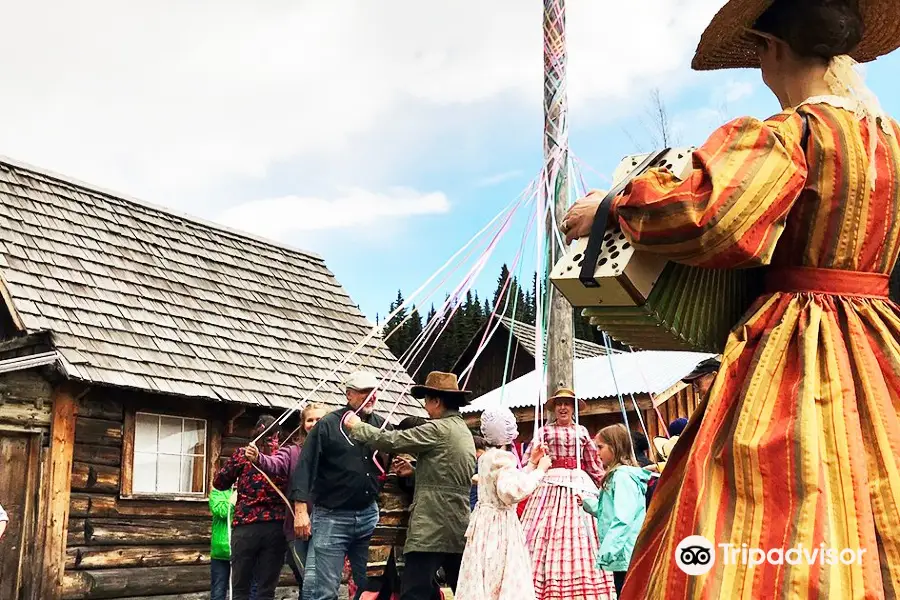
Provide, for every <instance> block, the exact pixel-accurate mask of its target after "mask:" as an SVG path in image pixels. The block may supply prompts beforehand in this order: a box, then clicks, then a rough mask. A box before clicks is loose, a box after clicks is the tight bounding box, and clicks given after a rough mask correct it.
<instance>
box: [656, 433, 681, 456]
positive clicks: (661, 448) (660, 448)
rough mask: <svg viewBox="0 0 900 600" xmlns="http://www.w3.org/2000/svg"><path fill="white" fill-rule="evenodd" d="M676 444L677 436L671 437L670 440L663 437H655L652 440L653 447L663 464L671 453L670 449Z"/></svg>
mask: <svg viewBox="0 0 900 600" xmlns="http://www.w3.org/2000/svg"><path fill="white" fill-rule="evenodd" d="M677 443H678V436H677V435H673V436H672V437H670V438H665V437H655V438H653V447H654V448H656V453H657V454H658V455H659V457H660V458H661V459H662V460H663V462H665V461H667V460H669V455H670V454H671V453H672V448H674V447H675V444H677Z"/></svg>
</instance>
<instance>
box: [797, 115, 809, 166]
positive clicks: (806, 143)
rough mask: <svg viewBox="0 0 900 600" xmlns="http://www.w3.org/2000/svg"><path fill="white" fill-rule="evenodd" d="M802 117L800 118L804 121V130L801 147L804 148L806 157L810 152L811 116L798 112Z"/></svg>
mask: <svg viewBox="0 0 900 600" xmlns="http://www.w3.org/2000/svg"><path fill="white" fill-rule="evenodd" d="M797 114H798V115H800V118H801V119H803V129H801V132H800V147H801V148H803V154H804V156H805V155H806V153H807V152H808V151H809V135H810V132H809V115H807V114H806V113H802V112H799V111H798V112H797Z"/></svg>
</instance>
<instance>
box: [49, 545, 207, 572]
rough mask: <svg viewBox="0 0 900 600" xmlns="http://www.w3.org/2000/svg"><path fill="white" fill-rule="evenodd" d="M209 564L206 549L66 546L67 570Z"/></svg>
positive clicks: (189, 547)
mask: <svg viewBox="0 0 900 600" xmlns="http://www.w3.org/2000/svg"><path fill="white" fill-rule="evenodd" d="M206 564H209V545H208V544H203V545H197V546H185V547H179V546H125V547H112V548H110V547H108V546H70V547H69V548H67V549H66V568H67V569H111V568H118V569H120V568H124V567H167V566H177V565H206Z"/></svg>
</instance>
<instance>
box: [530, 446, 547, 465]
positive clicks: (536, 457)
mask: <svg viewBox="0 0 900 600" xmlns="http://www.w3.org/2000/svg"><path fill="white" fill-rule="evenodd" d="M546 455H547V445H546V444H535V445H534V446H532V447H531V457H530V458H529V459H528V461H529V462H530V463H531V464H532V465H534V466H537V464H538V463H539V462H541V459H542V458H544V457H545V456H546Z"/></svg>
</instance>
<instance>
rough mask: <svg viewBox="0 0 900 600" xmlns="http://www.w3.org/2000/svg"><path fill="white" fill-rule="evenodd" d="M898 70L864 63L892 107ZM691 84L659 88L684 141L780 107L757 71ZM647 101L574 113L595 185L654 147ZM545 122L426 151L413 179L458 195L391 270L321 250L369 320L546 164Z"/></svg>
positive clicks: (479, 133)
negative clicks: (605, 113) (605, 114)
mask: <svg viewBox="0 0 900 600" xmlns="http://www.w3.org/2000/svg"><path fill="white" fill-rule="evenodd" d="M898 72H900V53H895V54H894V55H891V56H888V57H885V58H882V59H880V60H879V61H877V62H876V63H873V64H872V65H869V66H868V68H867V76H868V82H869V84H870V86H871V87H872V89H873V90H875V91H876V93H878V94H879V97H880V99H881V101H882V103H883V105H884V107H885V109H886V110H888V111H889V112H891V113H892V114H900V83H898V82H897V78H896V73H898ZM691 83H692V85H690V86H689V87H687V86H686V87H681V88H676V89H672V88H669V87H667V86H665V84H663V85H662V86H661V89H662V92H661V93H662V98H663V100H664V102H665V104H666V106H667V109H668V111H669V115H670V119H671V121H672V123H673V128H674V129H675V131H676V135H677V136H678V141H679V143H680V144H681V145H696V144H700V143H702V142H703V141H704V140H705V138H706V136H707V135H708V134H709V133H710V132H711V131H712V130H713V129H714V128H715V127H716V126H718V125H719V124H720V123H724V122H725V121H726V120H728V119H731V118H735V117H738V116H741V115H753V116H757V117H766V116H769V115H771V114H774V113H777V112H778V110H779V106H778V104H777V101H776V100H775V98H774V96H773V95H772V94H771V93H770V92H769V90H768V88H766V87H765V86H764V85H763V84H762V82H761V80H760V78H759V73H758V72H756V71H734V72H722V73H704V74H698V75H697V76H695V77H694V78H693V80H692V82H691ZM723 90H730V92H731V94H732V99H731V100H728V99H726V98H724V96H725V95H726V93H725V92H723ZM650 103H651V97H650V91H649V90H647V91H646V92H645V94H643V95H639V96H638V97H637V98H635V104H636V107H635V108H636V110H634V111H630V112H628V113H625V114H622V115H621V116H619V117H617V118H616V119H615V121H613V122H603V123H591V120H592V115H591V114H590V111H591V110H592V107H584V108H582V109H581V110H579V111H573V114H572V115H571V117H570V119H571V120H570V123H571V142H570V144H571V148H572V151H573V152H574V153H575V154H576V155H577V156H578V157H579V158H580V159H581V161H583V162H584V163H586V164H587V165H590V167H591V168H592V170H588V169H583V174H584V177H585V179H586V181H587V184H588V186H589V187H598V188H602V187H603V185H604V180H603V179H601V176H600V175H601V174H603V175H608V174H609V173H610V171H611V170H612V169H613V168H614V167H615V166H616V165H617V164H618V162H619V160H620V159H621V157H622V156H623V155H624V154H627V153H632V152H638V151H648V150H649V149H651V148H652V147H653V143H652V139H653V138H652V134H651V133H650V131H649V130H648V123H649V119H648V118H647V116H646V112H647V109H648V108H649V106H650ZM596 110H597V111H601V112H602V110H603V107H602V106H597V107H596ZM582 123H584V125H582ZM542 127H543V122H542V115H541V114H540V112H539V111H534V110H532V111H525V110H523V111H522V112H521V113H519V114H516V115H513V114H507V115H506V116H505V117H504V118H503V119H501V120H500V121H499V122H497V123H494V124H493V126H491V127H487V128H482V127H479V128H478V129H477V130H476V129H475V128H471V129H469V128H467V129H464V130H463V131H459V132H457V133H456V135H455V136H453V137H451V138H444V139H443V140H441V142H439V143H440V144H441V145H444V144H447V145H449V146H451V147H457V148H466V150H465V153H466V154H467V156H456V157H441V158H438V157H435V158H434V162H433V161H432V160H429V159H428V158H427V157H426V160H425V161H424V162H426V163H427V164H425V165H423V166H422V167H420V168H419V169H415V170H413V172H411V173H410V174H409V177H408V179H406V182H407V184H408V185H412V186H414V187H418V188H420V189H432V188H434V189H441V190H443V191H444V192H445V193H446V194H447V196H448V198H449V199H450V201H451V210H450V212H449V213H447V214H444V215H434V216H427V217H421V218H417V219H416V220H415V224H414V225H413V226H412V227H411V228H410V229H408V230H407V231H406V232H405V233H404V234H402V235H399V236H398V237H396V238H392V239H390V240H384V242H383V243H378V244H377V247H378V263H379V264H381V265H385V267H387V268H385V269H384V270H381V269H378V268H373V266H371V265H366V264H360V263H359V261H358V260H357V257H356V256H355V255H354V253H353V252H352V251H345V250H344V249H341V250H340V251H335V252H329V251H328V250H327V249H326V250H324V252H325V253H326V259H328V263H329V266H330V267H331V268H332V270H333V271H335V273H336V274H337V275H338V277H339V278H340V280H341V281H342V282H343V284H344V285H345V287H346V288H347V289H348V290H349V291H350V293H351V295H352V296H353V298H354V299H356V300H357V301H358V302H359V303H360V304H361V306H362V308H363V309H364V311H365V312H366V313H367V314H368V315H369V316H370V317H371V318H374V314H375V313H376V312H378V313H380V314H381V315H384V313H385V311H386V309H387V308H388V303H389V302H390V301H391V300H392V299H393V298H394V295H395V294H396V291H397V289H398V288H399V289H401V290H403V291H404V293H407V294H408V293H409V292H410V291H411V290H414V289H416V288H418V286H419V285H420V284H421V283H422V282H423V281H425V279H426V278H427V277H428V276H429V275H430V274H431V272H432V271H433V270H434V269H435V268H437V267H439V266H440V265H442V264H443V263H444V260H446V259H447V258H448V257H449V256H451V255H452V254H453V252H455V251H456V249H457V248H459V247H460V246H461V245H462V244H463V243H465V242H466V241H468V239H469V238H470V237H471V236H472V235H473V234H474V233H475V232H476V231H478V230H479V229H480V227H481V226H482V225H483V224H484V223H486V222H487V221H488V220H489V219H490V218H492V217H493V216H494V214H496V213H497V212H498V211H499V210H500V209H501V208H502V207H503V206H504V205H505V204H506V203H507V202H509V201H510V200H511V199H513V198H515V197H516V196H517V195H518V194H519V193H520V192H521V191H522V189H523V188H524V187H525V186H526V185H527V184H528V182H529V181H530V180H531V178H533V177H534V176H535V175H536V174H537V173H538V172H539V169H540V168H541V164H542V146H541V134H542ZM635 142H637V144H635ZM436 143H438V142H437V141H436ZM470 152H471V153H473V154H474V155H472V154H469V153H470ZM442 153H443V152H442V151H441V152H440V153H439V154H442ZM491 176H498V179H500V178H502V179H503V181H501V182H500V183H497V184H496V185H483V180H485V179H489V178H490V177H491ZM524 229H525V223H524V222H523V220H521V219H520V220H518V221H517V227H516V229H514V230H513V231H511V232H510V234H509V235H507V236H506V238H505V239H504V243H503V245H502V246H501V247H499V248H498V249H497V250H496V252H495V258H494V260H492V262H491V264H490V266H488V267H487V268H486V269H485V271H484V274H483V276H482V277H481V278H480V280H479V285H478V288H479V289H480V290H482V292H483V294H484V293H487V294H490V293H492V292H493V289H494V287H495V285H496V276H497V273H498V271H499V264H501V263H502V262H512V259H513V257H514V256H515V253H516V251H517V249H518V243H519V241H520V235H521V232H522V231H524ZM516 234H519V235H516ZM348 250H349V248H348ZM529 266H530V265H529Z"/></svg>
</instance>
